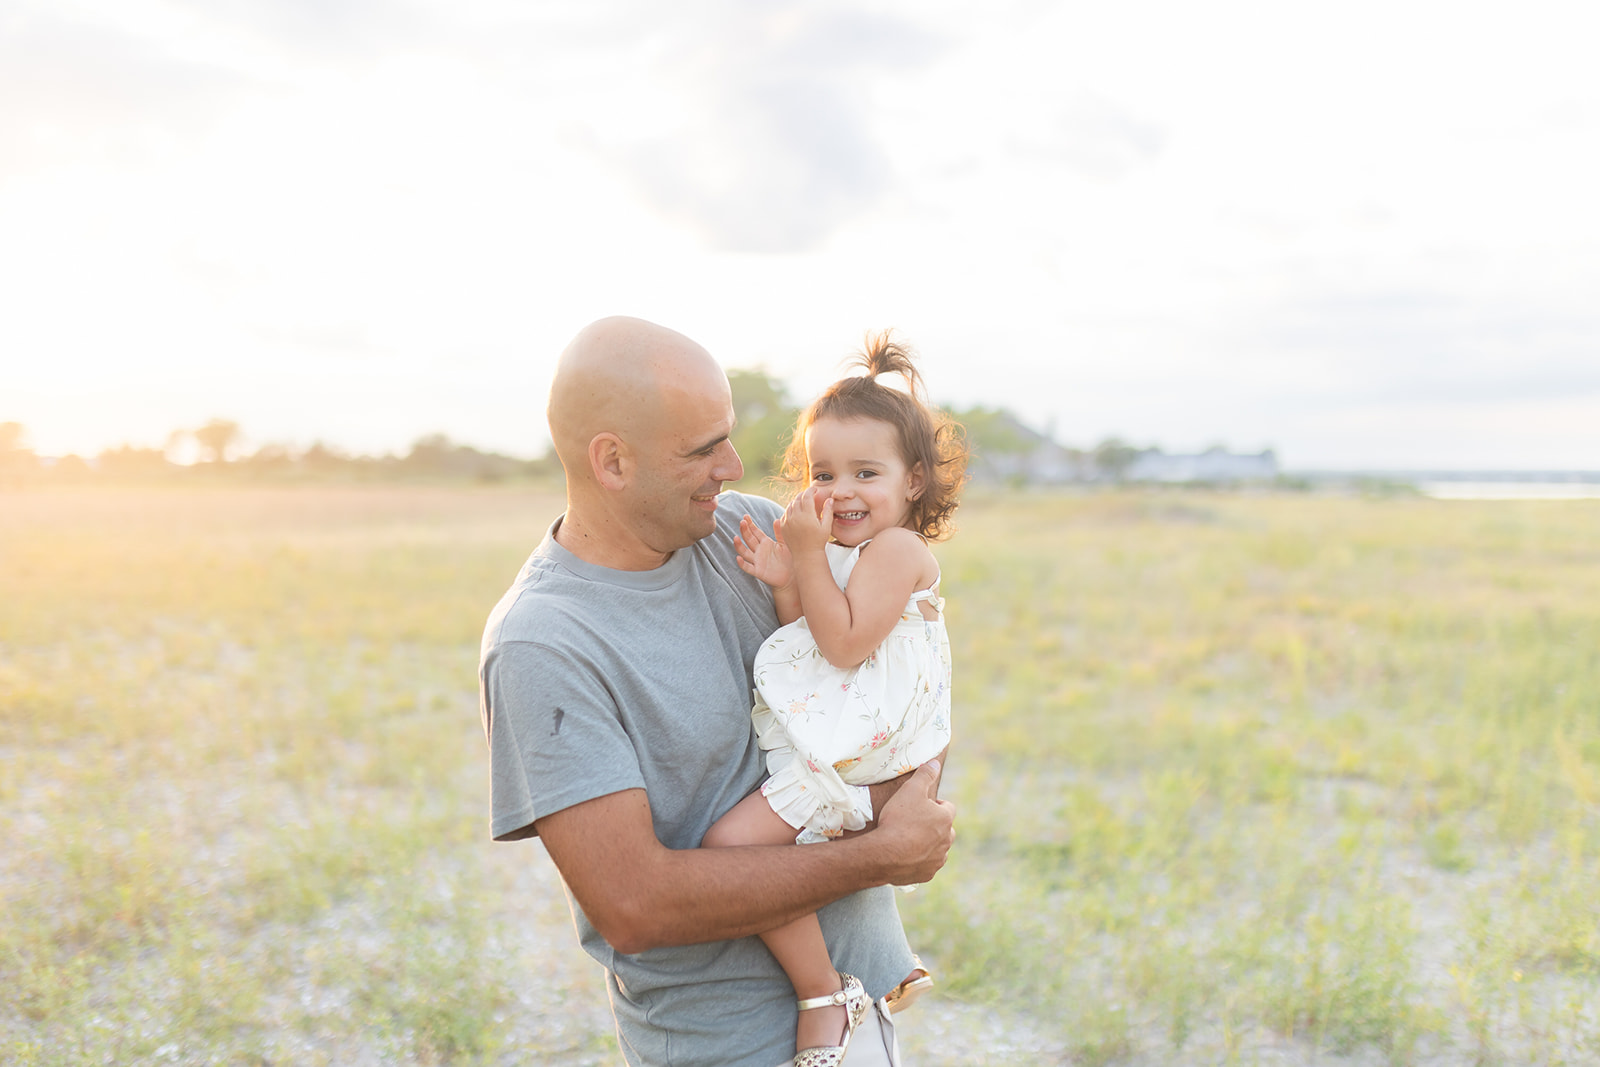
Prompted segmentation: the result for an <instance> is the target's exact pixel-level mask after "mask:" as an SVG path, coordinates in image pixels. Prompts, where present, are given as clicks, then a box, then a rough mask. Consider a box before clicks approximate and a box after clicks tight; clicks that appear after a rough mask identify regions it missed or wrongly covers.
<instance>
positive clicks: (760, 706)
mask: <svg viewBox="0 0 1600 1067" xmlns="http://www.w3.org/2000/svg"><path fill="white" fill-rule="evenodd" d="M867 544H870V542H863V543H862V544H859V545H857V546H856V547H855V548H846V547H845V546H844V545H835V544H829V545H825V546H824V548H825V550H826V552H827V555H828V566H829V568H830V569H831V570H832V571H833V578H834V581H836V582H838V583H839V588H840V589H843V588H845V586H846V584H847V583H848V582H849V580H850V572H851V571H853V570H854V569H855V565H856V561H857V560H859V559H860V558H861V550H862V549H863V548H865V547H866V546H867ZM938 588H939V580H938V579H937V578H935V579H934V582H933V584H932V585H930V586H929V587H928V588H926V589H923V590H919V591H918V592H915V593H913V594H912V595H911V599H910V600H908V601H907V602H906V606H905V610H904V611H903V612H902V613H901V615H900V619H899V621H898V622H896V623H895V625H894V629H893V630H892V631H890V633H889V636H888V637H887V638H886V639H885V640H884V642H883V644H881V645H879V646H878V647H877V648H876V649H874V650H873V652H872V654H871V655H870V656H868V657H867V658H866V660H864V661H863V662H862V663H860V664H859V665H857V666H855V667H850V668H840V667H835V666H833V665H832V664H831V663H829V662H828V660H827V658H826V657H824V656H823V654H822V651H821V650H820V649H818V648H817V642H816V640H815V639H814V638H813V637H812V636H811V630H810V628H809V627H808V626H807V625H806V620H805V619H803V618H801V619H797V620H796V621H794V622H792V623H790V624H789V625H787V626H784V627H782V628H781V629H779V630H778V631H777V632H775V633H774V634H773V635H772V636H771V637H769V638H767V642H766V644H764V645H762V646H761V650H760V651H759V652H757V653H756V660H755V670H754V673H755V683H756V690H755V707H754V708H753V709H752V711H751V718H752V719H753V720H754V722H755V727H756V737H757V740H758V741H759V743H760V745H761V747H762V749H763V750H765V751H766V753H767V772H768V773H769V774H770V775H771V777H770V778H768V779H767V782H766V784H765V785H763V786H762V787H761V792H762V795H763V796H765V797H766V798H767V802H768V803H769V804H771V805H772V810H773V811H775V812H777V813H778V815H779V816H780V817H782V819H783V820H784V821H785V822H787V823H788V824H789V825H790V826H793V827H794V828H795V829H797V830H799V831H800V833H799V834H798V836H796V838H795V840H796V841H797V842H799V843H801V844H806V843H809V842H815V841H825V840H827V839H829V838H833V837H838V836H839V835H840V834H842V833H843V832H844V831H846V830H860V829H861V828H862V827H864V826H865V825H866V820H868V819H870V818H871V817H872V810H871V805H870V803H869V802H867V800H866V798H865V797H864V796H863V794H864V792H865V791H864V790H862V789H860V788H858V787H860V786H865V785H871V784H872V783H874V782H883V781H887V780H888V779H890V778H894V777H897V776H899V775H901V774H904V773H906V772H907V771H910V770H913V769H914V768H916V767H917V766H919V765H920V764H923V763H926V762H927V761H928V760H930V759H932V758H933V757H935V756H937V755H938V754H939V753H940V752H943V751H944V750H945V748H946V747H947V746H948V745H949V744H950V638H949V636H948V634H947V633H946V632H945V626H944V603H943V601H942V599H941V598H940V597H939V595H938V592H937V590H938ZM923 601H928V602H929V603H931V604H932V605H933V607H934V610H936V611H938V613H939V617H938V618H937V619H925V618H923V615H922V610H921V604H922V602H923Z"/></svg>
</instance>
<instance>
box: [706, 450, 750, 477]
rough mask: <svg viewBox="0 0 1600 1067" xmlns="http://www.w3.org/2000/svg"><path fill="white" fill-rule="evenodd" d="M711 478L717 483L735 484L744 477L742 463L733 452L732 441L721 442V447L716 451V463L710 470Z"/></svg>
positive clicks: (736, 453)
mask: <svg viewBox="0 0 1600 1067" xmlns="http://www.w3.org/2000/svg"><path fill="white" fill-rule="evenodd" d="M711 477H713V478H715V479H716V480H717V481H719V482H736V481H738V480H739V479H740V478H743V477H744V461H743V460H741V459H740V458H739V453H738V452H736V451H734V448H733V442H732V441H724V442H722V447H721V448H718V449H717V462H716V465H715V466H714V467H712V468H711Z"/></svg>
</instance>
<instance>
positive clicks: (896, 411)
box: [704, 333, 966, 1067]
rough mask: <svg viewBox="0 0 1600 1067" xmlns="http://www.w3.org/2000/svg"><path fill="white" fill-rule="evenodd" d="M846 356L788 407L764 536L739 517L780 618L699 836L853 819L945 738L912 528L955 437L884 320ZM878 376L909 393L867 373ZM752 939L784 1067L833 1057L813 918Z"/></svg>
mask: <svg viewBox="0 0 1600 1067" xmlns="http://www.w3.org/2000/svg"><path fill="white" fill-rule="evenodd" d="M858 365H860V366H863V367H865V369H866V375H865V376H856V377H849V378H845V379H843V380H841V381H838V382H835V383H834V384H833V385H832V386H831V387H829V389H828V390H827V391H826V392H825V393H823V394H822V396H821V397H820V398H818V400H817V401H816V402H815V403H813V404H812V405H811V406H810V407H809V408H807V409H806V411H805V412H803V413H802V414H801V416H800V421H799V423H798V425H797V426H796V427H795V436H794V441H793V442H792V443H791V444H790V446H789V451H788V454H787V455H786V456H785V457H784V475H785V478H786V479H788V480H790V481H792V482H795V483H798V484H801V485H803V486H804V488H803V490H802V491H801V492H800V493H799V494H798V495H796V496H795V498H794V499H793V500H792V501H791V502H790V504H789V506H788V508H787V509H786V510H785V512H784V514H783V516H782V517H781V518H780V519H779V520H778V522H777V525H776V530H775V534H776V536H775V537H767V536H766V535H765V534H763V533H762V532H761V531H760V530H759V529H758V528H757V527H756V525H755V523H754V522H752V521H751V519H750V518H749V516H746V517H745V519H744V522H743V523H742V524H741V527H740V533H741V535H742V536H741V537H740V539H739V540H738V541H737V542H736V547H737V550H738V553H739V565H740V566H741V567H742V568H743V569H744V570H746V571H747V572H749V573H750V574H752V575H755V576H756V577H757V578H759V579H761V580H762V581H763V582H765V583H766V584H767V585H770V586H771V587H772V589H773V596H774V598H775V600H776V602H777V609H778V619H779V621H780V622H782V623H784V624H785V625H784V626H783V627H782V628H781V629H780V630H778V631H777V632H776V633H774V634H773V635H772V636H771V637H770V638H769V639H768V640H767V642H766V644H765V645H764V646H762V648H761V651H760V652H758V653H757V654H756V660H755V683H756V690H757V692H756V703H755V708H754V710H753V711H752V713H751V714H752V717H753V718H754V721H755V726H756V734H757V738H758V740H759V742H760V744H761V747H762V749H764V750H765V751H766V752H767V770H768V772H769V774H770V775H771V777H769V778H768V779H767V781H766V783H765V784H764V785H763V786H762V787H761V792H760V793H759V794H752V795H750V796H749V797H746V798H745V799H744V800H743V801H741V802H740V803H739V804H738V805H736V806H735V807H734V808H733V810H731V811H730V812H728V814H726V815H724V816H723V817H722V818H721V819H720V820H718V821H717V823H716V825H714V826H713V827H712V828H711V830H710V832H709V833H708V834H707V835H706V838H705V841H704V844H705V845H707V846H711V847H717V846H726V845H756V844H781V843H784V842H787V841H790V840H793V841H796V842H798V843H801V844H805V843H811V842H820V841H827V840H828V839H829V838H833V837H837V836H839V835H840V834H842V833H844V832H845V831H847V830H860V829H863V828H864V827H865V826H866V823H867V822H868V820H870V819H871V818H872V817H873V813H872V801H871V797H870V794H869V793H868V792H867V786H868V785H869V784H871V783H876V782H883V781H887V780H889V779H891V778H895V777H897V776H899V775H902V774H905V773H908V772H910V771H912V770H914V769H916V767H917V766H918V765H920V764H922V763H925V762H927V761H928V760H930V759H933V758H934V757H935V756H938V755H940V753H942V752H943V751H944V750H945V748H946V747H948V746H949V744H950V642H949V639H948V637H947V636H946V634H945V626H944V615H943V602H942V601H941V599H940V597H939V595H938V587H939V565H938V563H937V562H936V561H935V560H934V558H933V553H932V552H931V551H929V549H928V542H930V541H936V540H941V539H943V538H945V537H947V536H949V534H950V532H951V519H952V516H953V513H954V512H955V509H956V503H957V494H958V491H959V489H960V486H961V483H962V481H963V480H964V472H965V467H966V451H965V448H964V446H963V444H962V442H961V440H960V438H959V436H958V431H957V428H956V426H955V424H954V423H952V422H951V421H950V420H949V419H948V418H947V417H945V416H942V415H941V414H939V413H937V412H935V411H934V410H932V409H931V408H930V407H929V406H928V404H927V403H926V401H925V400H924V398H923V395H922V381H921V377H920V376H919V375H918V373H917V371H916V368H915V367H914V366H913V365H912V363H911V359H910V355H909V353H908V352H907V351H906V350H905V349H904V348H903V347H901V346H900V345H898V344H896V343H894V342H893V341H891V340H890V339H889V335H888V334H887V333H883V334H879V335H877V336H874V337H869V338H868V346H867V350H866V352H865V353H863V355H862V356H861V357H860V359H859V360H858ZM884 374H899V375H900V376H901V377H902V378H904V379H905V382H906V384H907V385H908V386H909V392H901V391H899V390H896V389H891V388H889V387H887V386H884V385H880V384H879V383H878V380H877V379H878V377H879V376H880V375H884ZM796 831H799V832H798V834H796ZM761 936H762V940H764V941H765V942H766V944H767V947H768V948H769V949H771V950H772V954H773V955H774V956H775V957H777V959H778V962H779V964H781V965H782V967H783V970H784V973H785V974H787V975H788V976H789V980H790V981H791V982H792V983H793V984H794V988H795V992H796V993H797V994H798V995H799V998H800V999H799V1008H800V1018H799V1025H798V1029H797V1034H796V1041H795V1044H796V1047H797V1048H798V1049H799V1052H798V1053H797V1054H796V1056H795V1060H794V1063H795V1067H825V1065H832V1064H836V1063H838V1062H840V1061H841V1060H842V1059H843V1057H844V1050H845V1048H846V1046H847V1045H848V1043H849V1040H850V1035H851V1034H852V1033H853V1032H854V1031H855V1028H856V1026H857V1025H859V1024H860V1022H861V1020H862V1018H864V1016H865V1014H866V1011H867V1007H868V998H867V996H866V993H865V991H864V990H863V989H862V986H861V983H860V981H859V980H857V979H856V978H854V977H852V976H850V975H846V974H840V973H839V972H838V971H837V970H835V969H834V967H833V963H832V961H831V960H830V959H829V957H828V949H827V945H826V944H825V943H824V941H823V938H822V928H821V927H820V926H819V925H818V924H817V918H816V916H815V915H808V916H806V917H804V918H802V919H796V920H795V921H793V922H791V923H788V924H787V925H785V926H782V927H779V928H778V929H776V930H771V931H768V932H767V933H765V934H763V935H761ZM916 975H917V972H913V976H912V977H915V976H916ZM908 980H909V979H908ZM928 984H931V982H930V980H929V979H927V978H926V976H925V974H924V976H923V977H921V978H920V979H918V981H917V987H918V989H919V991H920V988H922V987H925V986H926V985H928Z"/></svg>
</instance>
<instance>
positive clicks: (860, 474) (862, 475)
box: [856, 471, 878, 478]
mask: <svg viewBox="0 0 1600 1067" xmlns="http://www.w3.org/2000/svg"><path fill="white" fill-rule="evenodd" d="M877 473H878V472H877V471H857V472H856V477H857V478H870V477H872V476H873V475H874V474H877Z"/></svg>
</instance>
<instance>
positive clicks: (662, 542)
mask: <svg viewBox="0 0 1600 1067" xmlns="http://www.w3.org/2000/svg"><path fill="white" fill-rule="evenodd" d="M549 418H550V436H551V439H552V441H553V442H554V444H555V449H556V455H557V456H558V457H559V458H560V460H561V466H562V467H563V468H564V469H565V471H566V475H567V518H566V520H565V521H564V523H563V533H578V532H581V533H582V534H583V535H584V538H585V541H584V545H583V547H584V548H587V549H589V553H587V554H586V553H585V552H583V551H579V555H580V556H584V558H592V561H594V562H601V563H605V564H606V565H608V566H613V567H618V568H619V569H629V570H634V569H645V568H646V567H654V566H658V565H659V564H660V563H661V562H662V561H663V560H664V559H665V558H666V556H667V555H668V554H670V553H672V552H674V551H676V550H677V549H680V548H685V547H687V546H689V545H691V544H693V543H694V542H695V541H698V540H699V539H700V538H702V537H705V536H707V535H708V534H710V533H711V532H712V530H714V529H715V528H716V518H715V511H716V495H717V493H719V492H720V491H721V489H722V484H723V483H724V482H732V481H738V480H739V479H740V478H742V477H743V476H744V465H743V464H742V463H740V461H739V456H738V454H737V453H735V452H734V450H733V445H732V444H731V443H730V442H729V440H728V435H729V434H730V433H732V432H733V397H732V393H731V392H730V390H729V388H728V378H727V375H725V374H724V373H723V371H722V368H721V367H719V366H718V365H717V361H716V360H714V359H712V358H711V354H710V353H709V352H707V351H706V350H705V349H704V348H701V347H700V346H699V345H697V344H695V343H694V342H693V341H691V340H689V338H687V337H685V336H683V335H682V334H681V333H677V332H675V331H673V330H669V329H666V328H665V327H662V326H657V325H655V324H654V323H650V322H645V321H644V320H642V319H630V318H624V317H620V316H619V317H615V318H607V319H601V320H599V321H598V322H593V323H590V324H589V325H588V326H585V327H584V328H583V329H582V330H581V331H579V333H578V335H577V336H576V337H574V338H573V339H572V343H571V344H569V345H567V347H566V349H565V351H563V352H562V353H561V359H560V361H559V363H558V364H557V366H556V375H555V380H554V381H553V382H552V383H551V386H550V408H549ZM574 523H576V525H577V527H578V529H577V530H570V531H569V530H568V527H569V526H571V525H573V524H574ZM562 543H563V544H567V539H566V538H562ZM568 547H569V548H571V547H573V546H572V545H571V544H568ZM574 550H575V551H578V549H574Z"/></svg>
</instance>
